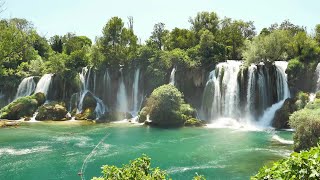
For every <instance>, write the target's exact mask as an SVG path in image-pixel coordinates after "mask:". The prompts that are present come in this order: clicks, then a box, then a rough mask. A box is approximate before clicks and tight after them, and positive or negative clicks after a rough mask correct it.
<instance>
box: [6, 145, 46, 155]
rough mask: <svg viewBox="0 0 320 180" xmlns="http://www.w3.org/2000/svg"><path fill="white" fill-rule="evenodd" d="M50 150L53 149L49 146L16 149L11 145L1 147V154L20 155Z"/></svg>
mask: <svg viewBox="0 0 320 180" xmlns="http://www.w3.org/2000/svg"><path fill="white" fill-rule="evenodd" d="M48 151H51V149H49V146H38V147H33V148H25V149H15V148H11V147H6V148H0V156H2V155H14V156H20V155H26V154H31V153H38V152H48Z"/></svg>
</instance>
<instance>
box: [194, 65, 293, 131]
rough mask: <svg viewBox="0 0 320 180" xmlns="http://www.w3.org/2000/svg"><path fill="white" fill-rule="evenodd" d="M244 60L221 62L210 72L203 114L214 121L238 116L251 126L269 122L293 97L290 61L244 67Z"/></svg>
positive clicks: (238, 118) (237, 117) (237, 119)
mask: <svg viewBox="0 0 320 180" xmlns="http://www.w3.org/2000/svg"><path fill="white" fill-rule="evenodd" d="M241 64H242V62H240V61H227V62H223V63H219V64H218V65H217V66H216V67H215V69H214V70H213V71H212V72H210V75H209V78H208V81H207V83H206V86H205V88H204V92H203V97H202V104H201V111H200V116H201V118H202V119H205V120H208V121H213V122H214V123H215V122H221V121H225V120H227V119H234V120H235V121H238V122H240V123H245V124H246V125H248V126H251V125H253V124H259V125H262V126H264V127H266V126H269V125H270V124H271V121H272V120H273V117H274V115H275V112H276V111H277V110H278V109H279V108H281V107H282V105H283V103H284V101H285V100H286V99H287V98H288V97H290V92H289V88H288V84H287V76H286V74H285V70H286V68H287V64H288V63H287V62H284V61H277V62H275V63H274V65H271V66H267V65H264V64H259V65H250V66H249V67H248V68H247V71H246V70H241V71H240V67H241ZM246 72H247V74H246ZM242 106H243V107H242ZM259 117H260V118H259ZM257 120H258V122H257ZM220 124H221V123H220Z"/></svg>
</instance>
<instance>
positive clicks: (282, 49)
mask: <svg viewBox="0 0 320 180" xmlns="http://www.w3.org/2000/svg"><path fill="white" fill-rule="evenodd" d="M288 43H289V38H288V32H287V31H285V30H276V31H273V32H272V33H270V34H269V35H266V36H264V35H260V36H257V37H255V38H253V40H252V41H247V42H246V48H245V50H244V51H243V53H242V55H243V57H244V59H245V60H246V63H247V64H251V63H259V62H268V61H271V62H273V61H277V60H286V59H287V57H288V53H287V51H286V49H287V45H288Z"/></svg>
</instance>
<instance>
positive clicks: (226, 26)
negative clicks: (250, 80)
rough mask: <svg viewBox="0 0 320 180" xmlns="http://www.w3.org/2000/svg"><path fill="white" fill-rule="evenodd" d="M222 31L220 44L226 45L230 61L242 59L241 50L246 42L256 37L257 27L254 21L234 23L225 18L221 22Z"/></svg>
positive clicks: (220, 32) (219, 36)
mask: <svg viewBox="0 0 320 180" xmlns="http://www.w3.org/2000/svg"><path fill="white" fill-rule="evenodd" d="M220 26H221V29H220V31H219V35H218V36H217V37H218V38H220V40H219V42H221V43H222V44H224V45H225V46H226V47H227V50H228V52H227V53H228V58H229V59H242V57H241V50H242V48H243V46H244V42H245V40H247V39H249V40H251V39H252V38H253V37H254V36H255V34H256V33H255V26H254V25H253V22H252V21H249V22H244V21H241V20H240V21H237V20H236V21H233V20H232V19H230V18H225V19H223V20H222V21H221V25H220Z"/></svg>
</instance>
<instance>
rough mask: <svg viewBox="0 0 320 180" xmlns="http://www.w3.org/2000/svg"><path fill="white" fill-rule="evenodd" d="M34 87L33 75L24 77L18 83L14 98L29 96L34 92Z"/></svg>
mask: <svg viewBox="0 0 320 180" xmlns="http://www.w3.org/2000/svg"><path fill="white" fill-rule="evenodd" d="M35 88H36V83H35V82H34V79H33V76H31V77H27V78H24V79H23V80H22V81H21V83H20V84H19V87H18V89H17V93H16V96H15V99H17V98H20V97H24V96H30V95H31V94H32V93H33V92H34V90H35Z"/></svg>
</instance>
